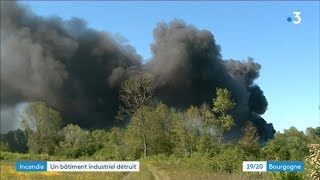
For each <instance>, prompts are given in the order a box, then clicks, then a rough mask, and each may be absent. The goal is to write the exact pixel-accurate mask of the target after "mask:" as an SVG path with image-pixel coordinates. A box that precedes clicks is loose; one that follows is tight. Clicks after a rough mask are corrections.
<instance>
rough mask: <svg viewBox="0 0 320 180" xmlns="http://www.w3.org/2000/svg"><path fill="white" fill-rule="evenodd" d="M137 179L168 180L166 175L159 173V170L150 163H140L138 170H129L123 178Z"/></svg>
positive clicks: (125, 179)
mask: <svg viewBox="0 0 320 180" xmlns="http://www.w3.org/2000/svg"><path fill="white" fill-rule="evenodd" d="M136 179H137V180H139V179H148V180H170V178H169V177H167V176H162V175H161V174H159V171H158V170H157V169H156V168H155V167H153V166H151V165H150V164H141V166H140V172H131V173H129V174H127V175H126V176H125V177H124V178H123V180H136Z"/></svg>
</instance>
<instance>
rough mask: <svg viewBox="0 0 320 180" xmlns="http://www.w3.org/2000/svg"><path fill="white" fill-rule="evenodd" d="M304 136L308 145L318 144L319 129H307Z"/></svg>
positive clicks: (319, 139)
mask: <svg viewBox="0 0 320 180" xmlns="http://www.w3.org/2000/svg"><path fill="white" fill-rule="evenodd" d="M306 136H307V138H308V140H309V141H310V143H314V144H320V127H317V128H311V127H309V128H307V129H306Z"/></svg>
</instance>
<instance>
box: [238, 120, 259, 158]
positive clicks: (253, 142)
mask: <svg viewBox="0 0 320 180" xmlns="http://www.w3.org/2000/svg"><path fill="white" fill-rule="evenodd" d="M238 144H239V145H240V147H241V148H242V149H243V150H244V151H245V153H246V157H247V160H251V161H252V160H255V159H256V158H258V157H259V151H260V141H259V134H258V131H257V128H256V127H255V126H253V124H252V122H248V124H247V125H246V126H245V128H244V130H243V134H242V137H241V138H240V139H239V141H238ZM256 160H258V159H256Z"/></svg>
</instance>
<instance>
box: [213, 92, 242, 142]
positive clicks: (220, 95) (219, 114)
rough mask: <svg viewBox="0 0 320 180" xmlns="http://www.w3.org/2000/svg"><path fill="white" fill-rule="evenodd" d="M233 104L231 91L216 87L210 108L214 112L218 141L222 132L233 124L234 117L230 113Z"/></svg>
mask: <svg viewBox="0 0 320 180" xmlns="http://www.w3.org/2000/svg"><path fill="white" fill-rule="evenodd" d="M235 105H236V104H235V102H234V101H233V99H232V98H231V93H230V92H229V91H228V90H227V89H226V88H217V89H216V99H214V100H213V109H212V110H213V112H214V113H215V114H216V118H215V121H214V123H215V126H216V127H217V129H216V130H217V131H218V133H217V134H218V137H219V141H221V139H222V138H223V134H224V133H225V132H226V131H229V130H230V129H231V127H232V126H233V125H234V119H233V118H232V116H231V115H230V113H231V111H232V109H233V108H234V107H235Z"/></svg>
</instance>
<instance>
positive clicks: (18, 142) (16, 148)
mask: <svg viewBox="0 0 320 180" xmlns="http://www.w3.org/2000/svg"><path fill="white" fill-rule="evenodd" d="M3 138H4V142H6V144H7V146H8V149H7V150H8V151H11V152H19V153H27V152H28V137H27V134H26V133H25V132H24V131H23V130H21V129H17V130H14V131H13V130H11V131H9V132H8V133H7V134H5V135H3Z"/></svg>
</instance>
